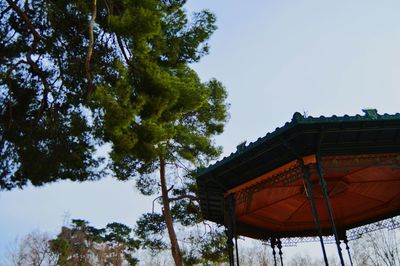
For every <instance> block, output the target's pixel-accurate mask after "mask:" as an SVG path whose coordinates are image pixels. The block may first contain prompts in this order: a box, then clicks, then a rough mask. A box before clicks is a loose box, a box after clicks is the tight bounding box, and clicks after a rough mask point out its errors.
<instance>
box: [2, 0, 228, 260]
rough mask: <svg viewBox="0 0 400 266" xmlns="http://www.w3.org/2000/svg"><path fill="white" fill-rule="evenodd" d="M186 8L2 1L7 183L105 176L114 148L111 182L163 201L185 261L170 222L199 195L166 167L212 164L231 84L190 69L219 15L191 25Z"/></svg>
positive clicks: (81, 0)
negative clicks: (104, 149) (100, 151)
mask: <svg viewBox="0 0 400 266" xmlns="http://www.w3.org/2000/svg"><path fill="white" fill-rule="evenodd" d="M185 2H186V1H185V0H91V1H86V0H75V1H66V0H61V1H52V0H45V1H39V0H28V1H13V0H6V1H3V2H1V3H0V107H1V108H0V137H1V138H0V187H1V188H2V189H12V188H14V187H16V186H18V187H23V186H24V185H25V184H26V183H27V182H28V181H29V182H31V183H32V184H33V185H42V184H44V183H48V182H54V181H57V180H60V179H70V180H79V181H84V180H93V179H97V178H100V177H102V176H103V175H104V172H102V168H101V166H102V165H104V164H103V163H102V162H103V158H99V157H96V156H95V150H96V147H98V146H99V145H102V144H104V143H111V144H112V148H111V152H110V162H109V164H108V165H107V166H109V168H110V169H111V170H113V173H114V174H115V176H116V177H117V178H118V179H121V180H127V179H130V178H136V180H137V185H138V187H139V189H140V191H141V192H143V193H145V194H156V193H160V194H161V204H162V207H163V215H162V217H163V219H164V220H163V221H162V222H163V223H164V225H165V227H166V229H167V232H168V235H169V238H170V240H171V243H170V246H171V251H172V256H173V258H174V260H175V263H176V264H177V265H182V254H181V249H180V248H179V242H178V240H177V237H176V233H175V231H174V220H175V221H177V220H179V218H178V217H179V216H182V215H183V213H181V212H182V211H185V210H184V207H179V206H185V204H186V205H187V204H188V203H187V201H184V200H185V199H186V200H187V199H193V198H194V197H195V187H194V184H193V180H192V181H191V182H189V183H190V185H191V186H192V187H193V189H191V190H190V191H189V192H191V193H189V194H187V195H184V194H182V191H185V189H186V188H185V187H184V186H173V183H174V182H175V180H176V176H175V175H174V173H173V172H171V171H169V170H170V169H171V168H170V166H171V165H177V164H181V165H182V164H185V165H189V168H190V169H188V170H193V168H194V167H196V166H200V165H202V164H203V163H205V162H207V161H209V160H212V159H215V158H216V157H217V156H218V155H219V153H220V148H219V147H216V146H215V144H214V143H213V139H212V138H213V136H215V135H216V134H219V133H221V132H222V130H223V126H224V123H225V122H226V119H227V104H226V102H225V100H226V91H225V88H224V87H223V86H222V84H221V83H220V82H219V81H217V80H210V81H208V82H202V81H201V80H200V78H199V77H198V76H197V74H196V72H195V71H194V70H192V69H191V67H190V64H192V63H195V62H198V61H199V60H200V58H201V57H202V56H204V55H206V54H207V53H208V45H207V43H206V41H207V40H208V39H209V37H210V35H211V34H212V33H213V32H214V30H215V29H216V27H215V16H214V15H213V14H212V13H210V12H209V11H207V10H204V11H201V12H198V13H196V14H194V15H193V17H191V18H189V17H188V16H187V14H186V12H185V9H184V4H185ZM156 174H157V178H156V179H154V178H155V175H156ZM182 184H186V183H185V182H182ZM185 197H186V198H185ZM188 206H189V205H188ZM195 206H197V205H195ZM180 208H183V209H180ZM181 220H182V219H181ZM217 242H218V241H217Z"/></svg>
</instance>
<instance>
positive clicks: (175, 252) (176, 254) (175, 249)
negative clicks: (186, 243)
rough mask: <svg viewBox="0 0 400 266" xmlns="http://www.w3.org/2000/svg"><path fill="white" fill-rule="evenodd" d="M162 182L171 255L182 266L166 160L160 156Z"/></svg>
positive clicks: (178, 265) (164, 211) (176, 263)
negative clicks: (172, 213)
mask: <svg viewBox="0 0 400 266" xmlns="http://www.w3.org/2000/svg"><path fill="white" fill-rule="evenodd" d="M160 180H161V192H162V203H163V214H164V219H165V223H166V225H167V230H168V235H169V239H170V241H171V253H172V257H173V258H174V261H175V265H176V266H182V265H183V263H182V256H181V252H180V249H179V243H178V240H177V238H176V233H175V230H174V225H173V221H172V215H171V209H170V207H169V196H168V189H167V182H166V177H165V160H164V158H163V157H162V156H160Z"/></svg>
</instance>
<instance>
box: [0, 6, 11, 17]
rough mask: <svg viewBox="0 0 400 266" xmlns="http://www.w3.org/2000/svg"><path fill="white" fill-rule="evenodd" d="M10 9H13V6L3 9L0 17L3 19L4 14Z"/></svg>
mask: <svg viewBox="0 0 400 266" xmlns="http://www.w3.org/2000/svg"><path fill="white" fill-rule="evenodd" d="M10 10H11V6H8V7H7V8H6V9H4V10H3V11H1V14H0V19H2V18H3V16H4V15H5V14H6V13H7V12H8V11H10Z"/></svg>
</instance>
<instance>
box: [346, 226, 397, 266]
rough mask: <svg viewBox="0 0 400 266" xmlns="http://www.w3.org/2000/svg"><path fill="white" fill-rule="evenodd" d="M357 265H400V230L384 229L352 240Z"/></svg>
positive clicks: (353, 254) (351, 244)
mask: <svg viewBox="0 0 400 266" xmlns="http://www.w3.org/2000/svg"><path fill="white" fill-rule="evenodd" d="M350 247H351V251H352V257H353V260H354V262H355V264H356V265H366V266H369V265H371V266H375V265H387V266H389V265H390V266H399V265H400V230H399V229H394V230H387V229H382V230H378V231H375V232H370V233H366V234H364V235H363V236H362V237H361V238H360V239H357V240H354V241H351V242H350Z"/></svg>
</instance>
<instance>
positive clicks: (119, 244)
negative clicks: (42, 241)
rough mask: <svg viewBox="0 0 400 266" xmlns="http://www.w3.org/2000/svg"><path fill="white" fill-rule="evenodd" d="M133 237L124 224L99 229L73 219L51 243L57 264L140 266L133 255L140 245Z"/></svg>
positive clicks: (113, 224) (130, 230)
mask: <svg viewBox="0 0 400 266" xmlns="http://www.w3.org/2000/svg"><path fill="white" fill-rule="evenodd" d="M132 235H133V232H132V229H131V228H129V227H127V226H126V225H123V224H120V223H111V224H108V225H107V226H106V227H105V228H101V229H98V228H95V227H92V226H89V224H88V222H86V221H83V220H72V224H71V226H70V227H65V226H64V227H62V229H61V232H60V234H58V236H57V237H56V238H55V239H53V240H51V241H49V243H50V249H51V251H52V252H53V253H54V254H56V255H57V258H58V260H57V265H66V266H67V265H71V266H72V265H114V266H118V265H126V264H129V265H136V264H137V262H138V260H137V259H136V258H135V257H134V256H133V254H134V252H135V251H136V250H137V249H138V248H139V242H138V241H137V240H135V239H134V238H133V236H132Z"/></svg>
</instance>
